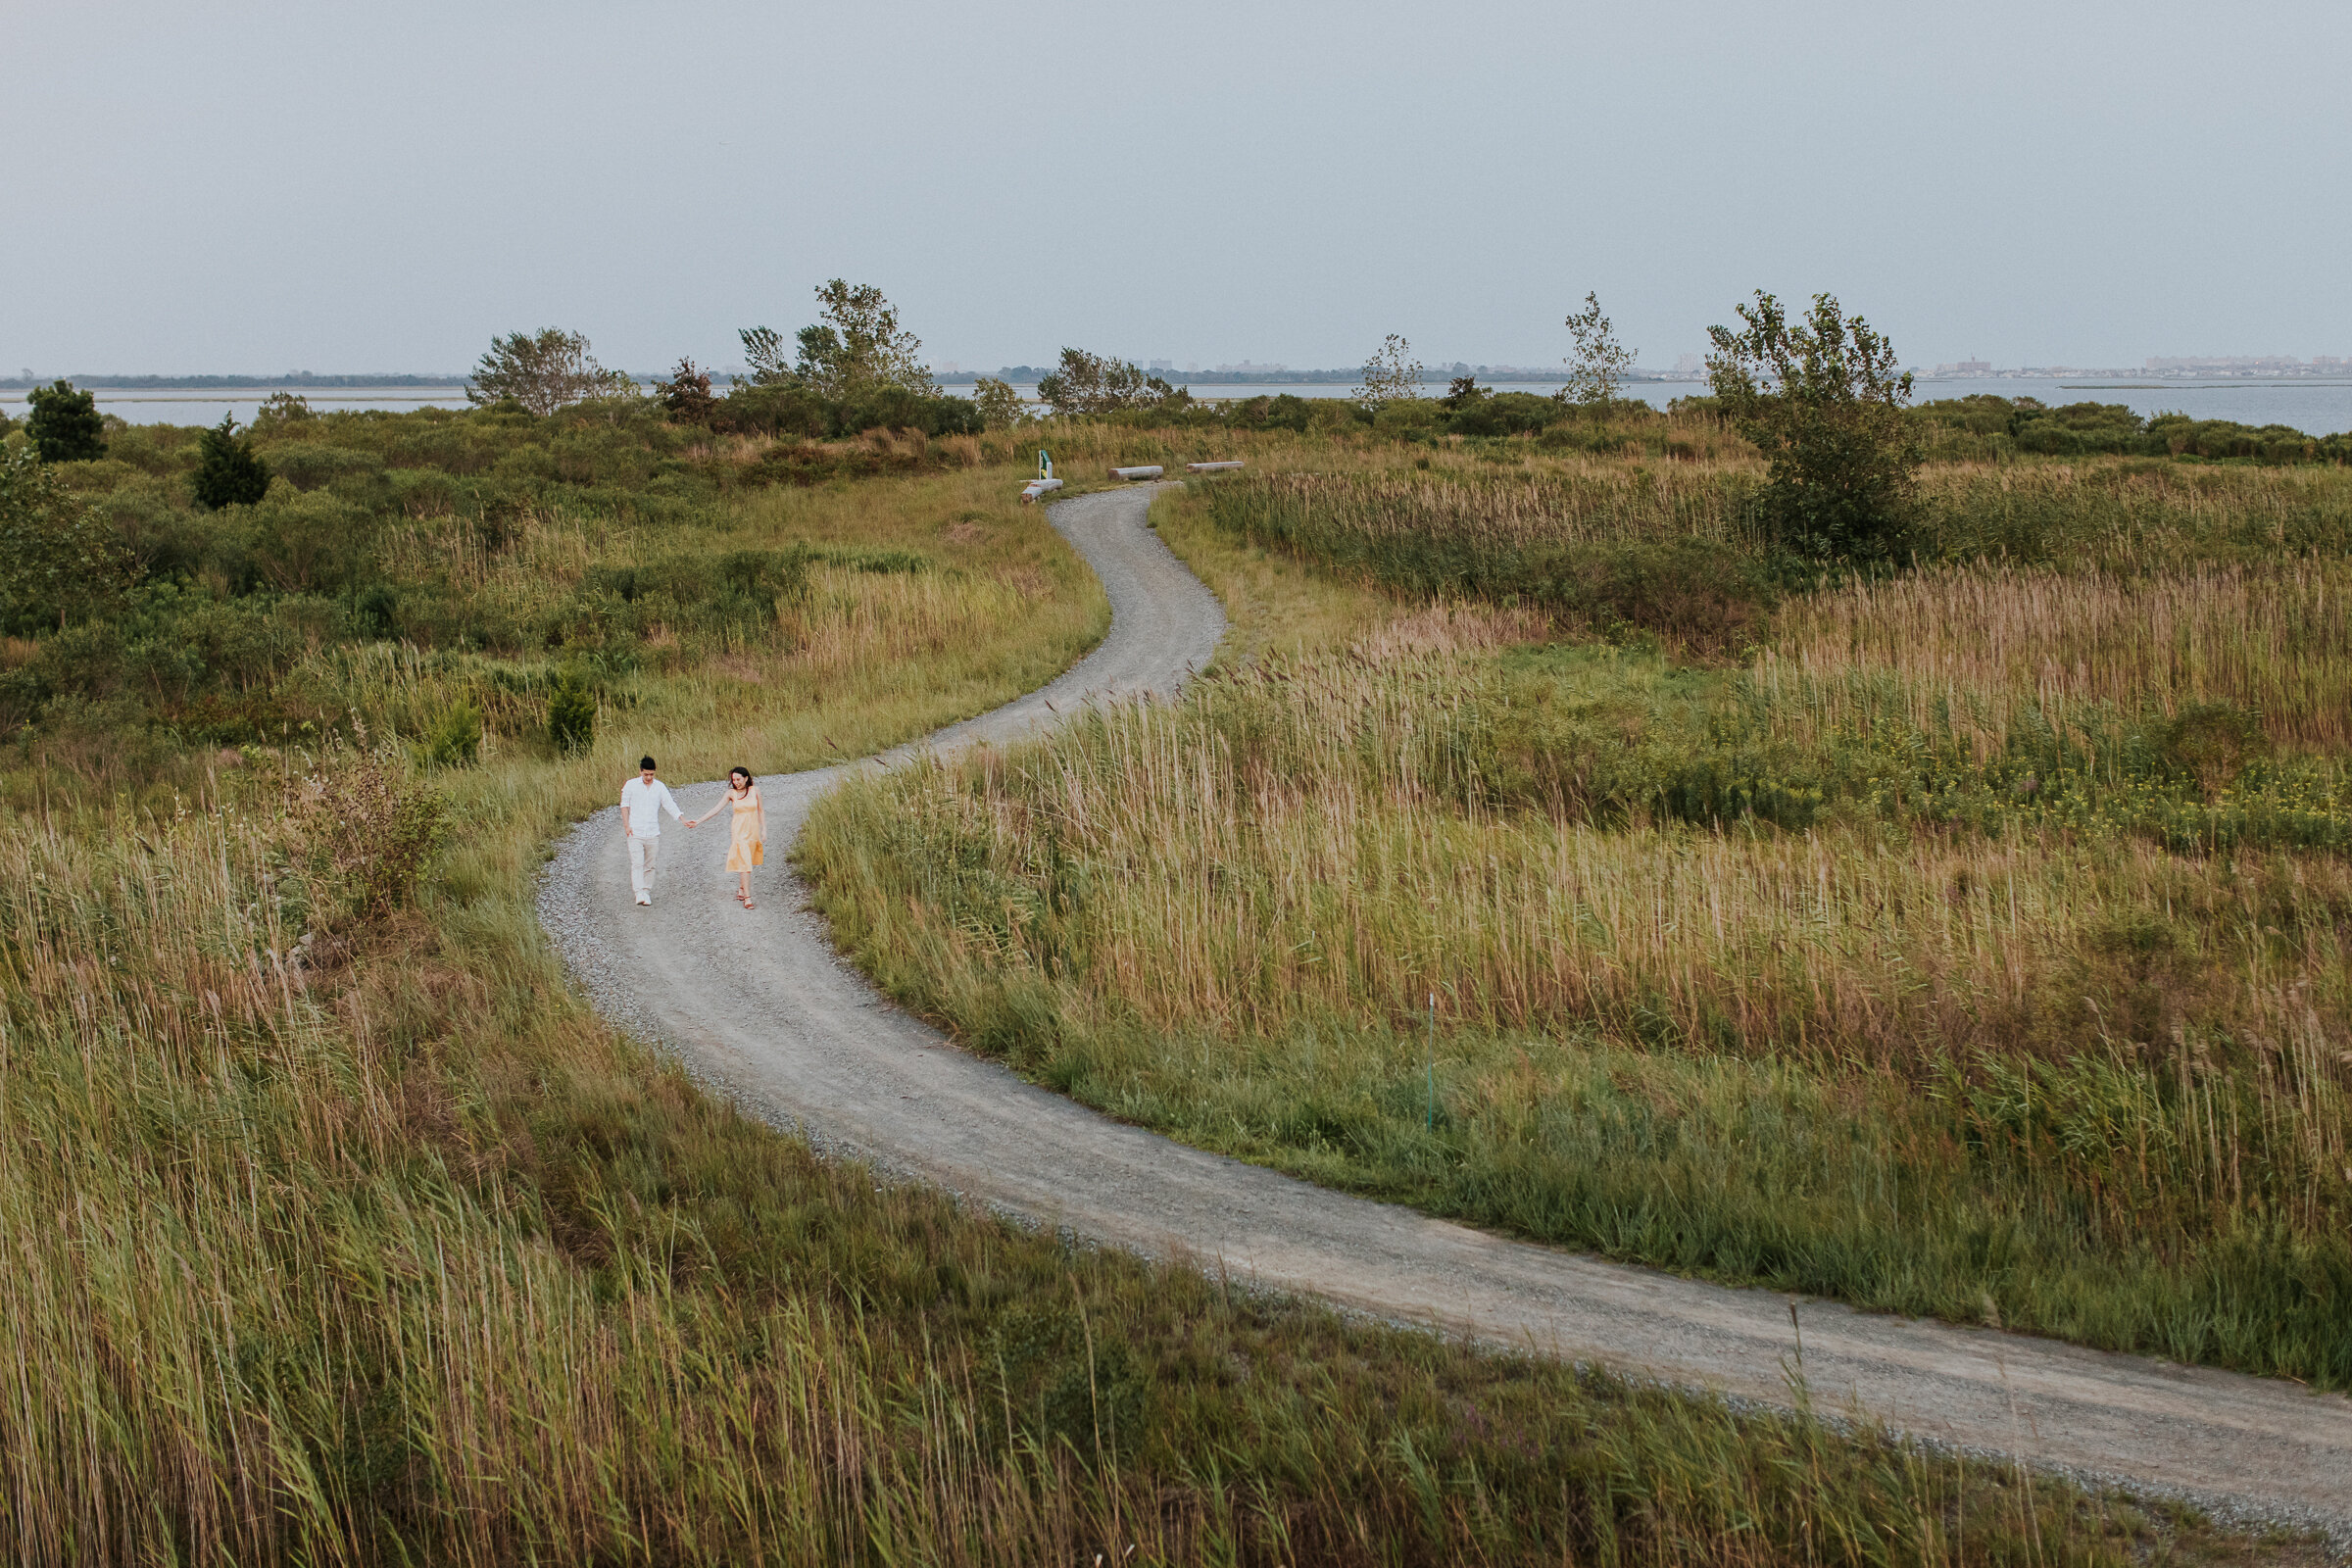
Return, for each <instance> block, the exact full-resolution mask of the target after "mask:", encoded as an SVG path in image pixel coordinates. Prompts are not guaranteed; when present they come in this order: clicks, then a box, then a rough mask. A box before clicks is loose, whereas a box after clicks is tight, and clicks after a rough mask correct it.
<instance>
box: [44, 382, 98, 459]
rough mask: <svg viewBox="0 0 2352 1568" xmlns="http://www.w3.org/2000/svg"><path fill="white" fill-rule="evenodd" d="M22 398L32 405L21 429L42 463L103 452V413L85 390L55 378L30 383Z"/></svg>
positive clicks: (94, 399) (89, 457)
mask: <svg viewBox="0 0 2352 1568" xmlns="http://www.w3.org/2000/svg"><path fill="white" fill-rule="evenodd" d="M25 402H27V403H29V404H31V405H32V414H31V416H30V417H27V418H26V419H25V434H26V435H28V436H30V437H32V448H33V450H34V451H35V452H38V453H39V454H40V455H41V461H42V462H43V463H87V462H89V461H91V460H92V459H95V458H103V457H105V456H106V417H105V416H104V415H102V414H100V413H99V412H98V400H97V399H96V398H94V397H92V396H91V395H90V394H89V393H87V392H83V391H80V390H78V389H76V388H75V387H74V386H73V383H72V382H70V381H59V382H57V383H55V384H54V385H50V386H36V387H34V388H33V389H32V390H31V391H30V392H29V393H27V394H25Z"/></svg>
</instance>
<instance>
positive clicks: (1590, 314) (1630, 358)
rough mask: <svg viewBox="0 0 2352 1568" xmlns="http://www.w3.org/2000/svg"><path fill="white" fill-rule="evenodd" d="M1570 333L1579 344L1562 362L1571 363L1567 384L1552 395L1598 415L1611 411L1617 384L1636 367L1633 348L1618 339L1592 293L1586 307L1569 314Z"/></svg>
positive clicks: (1588, 294) (1598, 301)
mask: <svg viewBox="0 0 2352 1568" xmlns="http://www.w3.org/2000/svg"><path fill="white" fill-rule="evenodd" d="M1568 336H1569V338H1570V339H1571V340H1572V341H1573V342H1574V343H1575V344H1576V352H1575V353H1574V354H1572V355H1570V356H1569V357H1568V358H1567V359H1566V360H1565V361H1564V362H1562V363H1564V364H1565V365H1566V366H1567V367H1568V384H1567V385H1566V386H1564V387H1562V388H1560V390H1559V391H1558V392H1556V393H1554V394H1553V395H1554V396H1555V397H1557V398H1558V399H1559V400H1560V401H1561V402H1562V403H1575V404H1579V405H1581V406H1583V407H1584V408H1586V409H1588V410H1590V411H1591V412H1592V413H1593V415H1594V416H1595V417H1598V416H1599V415H1601V414H1604V413H1606V412H1607V411H1608V407H1609V403H1610V400H1612V399H1613V398H1615V397H1616V396H1617V387H1618V384H1619V383H1620V382H1622V381H1623V380H1624V379H1625V372H1626V371H1627V370H1629V369H1631V368H1633V364H1634V351H1633V350H1632V349H1629V348H1627V347H1626V346H1625V345H1624V344H1622V343H1620V342H1618V341H1617V333H1616V331H1615V330H1614V329H1613V328H1612V327H1611V326H1610V325H1609V319H1608V318H1607V317H1605V316H1603V315H1601V314H1600V300H1599V299H1598V297H1597V296H1595V295H1593V294H1592V293H1587V294H1586V295H1585V308H1584V309H1583V310H1581V311H1578V312H1577V313H1576V314H1574V315H1573V316H1571V317H1569V318H1568Z"/></svg>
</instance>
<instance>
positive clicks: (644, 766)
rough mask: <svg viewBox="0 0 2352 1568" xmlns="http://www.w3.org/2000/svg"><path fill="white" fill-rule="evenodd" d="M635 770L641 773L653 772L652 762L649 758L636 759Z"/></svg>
mask: <svg viewBox="0 0 2352 1568" xmlns="http://www.w3.org/2000/svg"><path fill="white" fill-rule="evenodd" d="M637 769H638V771H639V772H642V773H650V772H652V771H653V770H654V760H653V759H652V758H650V757H640V758H639V759H637Z"/></svg>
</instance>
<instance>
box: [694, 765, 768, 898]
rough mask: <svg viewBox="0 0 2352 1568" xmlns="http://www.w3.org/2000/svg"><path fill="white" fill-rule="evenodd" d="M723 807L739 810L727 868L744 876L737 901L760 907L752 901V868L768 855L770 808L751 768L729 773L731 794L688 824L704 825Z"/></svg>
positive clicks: (732, 828) (729, 836)
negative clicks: (753, 777)
mask: <svg viewBox="0 0 2352 1568" xmlns="http://www.w3.org/2000/svg"><path fill="white" fill-rule="evenodd" d="M719 807H733V808H734V810H735V815H734V817H733V818H732V820H730V821H729V823H728V832H727V869H728V870H730V871H734V872H738V873H740V874H741V876H742V878H743V885H742V886H741V887H740V888H739V889H737V890H736V894H735V902H736V903H737V904H740V905H742V906H743V907H745V908H747V909H757V908H758V907H760V906H758V905H757V904H754V903H753V902H752V867H753V866H755V865H758V864H759V863H760V861H761V860H762V859H764V858H766V855H765V852H766V848H767V808H766V807H765V806H762V805H761V804H760V786H759V785H758V784H756V783H754V782H753V781H752V770H751V769H750V768H748V767H739V768H736V769H734V770H733V771H731V772H730V773H728V774H727V793H726V794H725V795H724V796H723V797H721V798H720V800H719V803H718V806H713V807H712V808H711V809H709V810H708V811H705V812H704V813H703V814H702V815H701V816H699V817H694V818H691V819H690V820H689V821H688V822H687V823H686V825H687V826H688V827H700V826H701V825H702V824H703V823H705V822H708V821H710V820H711V818H712V817H714V816H716V815H717V814H718V811H719Z"/></svg>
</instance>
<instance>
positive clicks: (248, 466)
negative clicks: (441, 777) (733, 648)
mask: <svg viewBox="0 0 2352 1568" xmlns="http://www.w3.org/2000/svg"><path fill="white" fill-rule="evenodd" d="M717 401H720V402H722V403H723V402H725V401H727V400H717ZM947 401H949V402H955V401H956V400H952V399H951V400H947ZM878 408H879V405H877V409H878ZM835 412H836V413H840V411H839V410H836V411H835ZM880 412H881V413H885V414H892V415H900V414H905V413H906V412H907V411H906V410H904V409H900V408H893V409H889V410H881V411H880ZM841 417H843V418H850V417H853V416H852V415H849V414H842V415H841ZM918 422H919V421H918ZM932 422H933V423H935V424H936V423H941V422H942V421H939V420H933V421H932ZM829 427H830V426H828V428H829ZM960 456H961V455H960V454H958V455H957V457H958V460H960ZM943 461H945V460H944V459H943V457H942V456H941V455H940V454H939V453H938V452H937V451H936V450H935V449H934V447H933V445H932V443H931V441H930V439H929V438H928V437H927V436H924V435H922V434H920V433H919V431H918V430H914V429H911V428H910V429H902V430H901V431H900V432H899V433H898V434H896V435H877V436H876V437H874V438H873V439H868V440H859V441H856V442H846V443H826V442H820V441H817V440H814V439H799V438H796V439H792V440H789V441H783V442H774V443H765V442H761V441H759V440H757V439H754V440H749V441H739V442H733V443H728V442H714V441H713V440H712V436H711V432H710V431H709V430H707V429H705V428H702V427H699V426H694V425H687V424H680V423H676V422H673V421H672V420H669V419H667V418H665V417H663V411H662V408H661V406H660V405H659V404H656V403H654V402H652V401H650V400H639V399H622V400H616V401H613V402H609V403H601V404H600V403H588V404H581V405H577V406H575V407H572V408H567V409H565V410H564V411H562V412H561V413H559V414H557V415H555V416H552V417H535V416H530V415H525V414H521V413H519V412H516V411H514V410H512V409H498V408H492V409H482V410H477V411H471V412H466V413H456V412H452V411H445V410H424V411H418V412H416V413H408V414H385V413H329V414H314V413H312V412H311V411H310V410H309V409H307V408H305V407H302V406H300V404H299V403H298V401H295V400H288V402H287V403H286V404H285V405H284V406H277V407H272V408H271V409H270V410H269V411H267V414H266V417H262V418H259V419H257V420H256V422H255V425H254V426H253V428H252V429H251V430H249V431H243V432H239V431H236V430H234V429H233V428H232V427H230V426H227V425H225V424H224V425H222V426H220V427H216V428H214V429H210V430H201V431H200V430H190V429H184V428H180V427H175V426H168V425H144V426H131V427H127V428H124V429H122V430H119V431H117V432H115V433H114V434H113V435H112V437H111V438H110V445H109V449H108V453H107V456H106V457H104V458H103V459H99V460H94V461H86V462H76V463H42V462H40V461H38V460H37V458H36V457H35V456H34V454H33V452H32V451H31V450H29V449H28V447H27V446H26V445H25V444H24V443H22V442H18V443H14V444H12V445H11V447H10V449H9V451H8V452H7V454H5V455H4V456H0V541H5V542H7V543H8V545H9V549H8V550H7V551H6V552H5V554H6V557H7V559H6V562H5V563H4V564H0V630H5V631H7V632H9V633H11V634H12V635H14V636H16V637H18V638H20V639H27V640H26V641H22V642H19V643H17V644H14V645H12V646H11V648H10V650H9V651H8V653H7V655H6V657H5V659H0V724H5V725H7V726H9V727H12V728H15V727H21V726H23V725H25V724H27V723H30V724H35V725H43V726H47V725H64V726H68V727H78V728H86V729H89V730H91V731H92V733H98V732H106V733H121V732H123V730H124V728H125V726H127V727H129V728H132V729H136V728H138V727H140V726H142V725H158V726H161V727H162V728H163V730H164V731H166V732H168V733H169V734H171V735H173V736H176V737H178V738H179V739H180V740H182V741H185V742H189V743H204V744H213V745H220V744H241V743H245V742H248V741H254V740H260V739H264V738H268V739H272V740H275V739H281V738H283V737H284V736H285V735H287V734H288V733H294V734H299V733H301V732H302V728H303V726H304V725H305V724H309V725H311V726H313V728H314V729H315V730H318V731H324V730H327V729H330V728H333V727H334V726H336V725H338V724H340V723H341V722H342V721H343V720H344V718H345V717H346V716H347V714H348V712H349V710H350V708H351V706H352V703H353V702H354V701H356V700H358V699H356V698H355V697H354V696H353V694H352V693H351V692H349V691H348V690H345V689H344V687H343V685H342V684H339V681H338V679H337V678H335V677H332V676H331V673H330V674H322V673H321V672H320V671H321V661H320V655H321V653H322V651H324V650H332V649H338V648H343V649H348V648H353V647H356V646H361V645H368V644H372V643H382V642H392V643H400V644H405V645H408V646H410V647H412V648H414V649H416V650H418V651H420V652H421V653H423V654H424V655H425V656H427V657H428V658H430V659H434V660H441V661H461V662H462V661H466V660H469V659H477V658H479V657H480V656H485V655H487V656H493V657H494V658H495V659H496V660H497V661H500V663H499V664H498V665H497V667H484V668H481V669H477V670H475V671H473V672H472V674H471V675H469V676H468V677H467V678H468V680H469V681H470V682H471V684H472V685H474V686H475V687H476V688H477V690H476V697H475V700H476V701H477V703H478V702H480V701H483V700H486V699H489V698H492V697H495V696H498V695H499V694H500V693H501V692H504V690H505V688H506V687H507V686H515V688H516V689H515V690H514V691H513V692H511V693H507V694H506V695H508V696H511V697H512V698H513V699H514V703H515V705H517V706H527V707H529V708H533V709H536V708H538V707H539V706H540V705H542V704H544V703H545V702H546V701H547V700H548V692H549V690H550V689H551V683H552V682H553V681H554V679H555V676H554V675H553V673H552V671H553V669H554V668H556V667H558V666H561V667H564V668H568V669H571V670H573V671H575V672H576V673H578V674H579V675H580V677H581V678H583V679H587V680H590V681H592V682H601V681H603V680H605V679H607V678H610V677H612V676H613V675H616V674H619V673H623V672H625V671H627V670H628V669H630V668H632V667H634V666H635V665H636V664H638V663H639V662H642V661H644V660H645V659H647V658H649V657H662V658H670V657H679V658H683V657H690V656H691V654H692V652H693V649H694V648H695V647H696V646H699V644H700V643H701V642H708V641H711V640H712V639H736V640H741V639H743V638H746V637H752V638H758V637H764V636H773V635H777V634H778V631H779V628H778V612H779V608H780V607H781V608H789V607H790V606H791V605H793V604H795V603H798V602H799V600H800V599H801V597H802V596H803V595H804V594H805V593H806V591H807V585H808V576H809V565H810V563H811V562H812V561H813V560H814V559H815V558H814V557H813V556H811V555H810V554H809V553H808V552H806V551H797V552H796V551H781V552H779V551H769V552H752V553H748V554H745V553H738V554H734V555H729V554H726V553H725V550H724V548H723V545H722V546H720V547H718V548H715V549H714V548H712V546H711V543H710V542H709V541H708V540H705V539H697V540H694V541H691V542H688V541H684V540H677V539H673V536H674V535H675V534H676V533H677V531H678V530H679V529H681V528H690V527H693V526H695V525H697V524H699V523H701V522H703V521H705V520H706V519H708V518H710V517H711V516H712V515H713V513H712V510H711V509H712V507H713V504H714V503H717V502H719V501H720V500H721V499H722V498H724V497H726V496H729V495H731V494H735V493H739V492H742V491H745V490H749V489H756V488H759V487H761V486H768V485H779V484H809V483H818V482H825V481H830V480H833V479H836V478H842V477H856V476H858V475H863V474H876V473H895V472H907V471H912V470H916V469H921V468H925V467H930V466H939V464H940V463H941V462H943ZM915 564H918V565H919V563H915ZM673 649H674V650H676V651H677V652H676V653H674V654H671V653H668V652H662V653H659V654H658V655H657V653H656V651H657V650H663V651H666V650H673ZM476 677H478V678H476ZM484 682H489V683H490V685H491V686H496V687H497V688H498V690H497V691H493V690H491V689H490V686H485V685H484ZM363 706H366V704H365V703H363ZM369 711H371V712H375V713H376V716H377V717H379V718H382V717H384V716H386V715H384V714H383V713H381V712H378V711H376V710H373V709H369ZM501 711H504V709H503V707H502V710H501ZM438 717H439V713H438V711H435V712H433V713H423V714H412V715H409V716H408V717H407V718H406V719H404V720H402V725H403V728H404V730H406V731H408V732H410V733H411V735H412V738H417V739H422V738H424V737H425V735H426V732H427V731H428V730H430V729H431V728H432V726H433V725H434V724H435V723H436V722H437V719H438ZM501 722H502V723H506V722H507V721H506V720H504V719H502V720H501ZM535 722H536V720H535V719H534V720H533V723H534V724H535ZM509 727H511V725H509ZM566 733H567V734H568V733H570V732H569V731H566ZM445 739H446V740H447V743H446V744H442V743H435V744H434V745H433V746H431V747H428V749H429V750H433V751H435V752H436V755H438V756H440V757H442V758H443V760H462V759H463V758H464V757H465V756H466V755H467V754H468V751H469V748H468V747H466V745H464V744H463V743H462V741H461V740H458V739H454V738H445Z"/></svg>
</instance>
